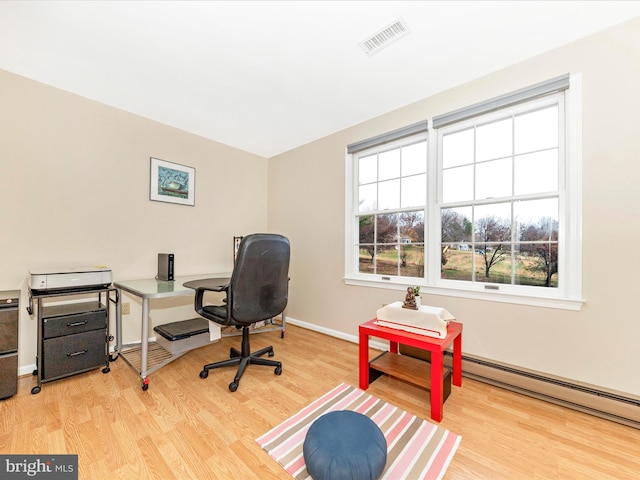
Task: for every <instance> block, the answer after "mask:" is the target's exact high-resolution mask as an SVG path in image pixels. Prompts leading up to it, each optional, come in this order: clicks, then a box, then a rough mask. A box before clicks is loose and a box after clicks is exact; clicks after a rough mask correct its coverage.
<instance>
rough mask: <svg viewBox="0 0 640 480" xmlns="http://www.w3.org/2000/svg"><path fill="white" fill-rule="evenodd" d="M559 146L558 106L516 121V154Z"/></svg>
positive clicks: (520, 117) (519, 116) (527, 115)
mask: <svg viewBox="0 0 640 480" xmlns="http://www.w3.org/2000/svg"><path fill="white" fill-rule="evenodd" d="M557 146H558V106H557V105H553V106H551V107H548V108H545V109H543V110H538V111H536V112H532V113H526V114H524V115H518V116H517V117H516V119H515V152H516V153H526V152H534V151H537V150H542V149H546V148H554V147H557Z"/></svg>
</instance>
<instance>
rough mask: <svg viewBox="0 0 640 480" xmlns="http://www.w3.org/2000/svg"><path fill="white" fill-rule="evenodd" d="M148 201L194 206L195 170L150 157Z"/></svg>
mask: <svg viewBox="0 0 640 480" xmlns="http://www.w3.org/2000/svg"><path fill="white" fill-rule="evenodd" d="M149 200H153V201H156V202H168V203H177V204H180V205H190V206H194V205H195V200H196V169H195V168H193V167H188V166H186V165H180V164H178V163H173V162H167V161H166V160H161V159H159V158H155V157H151V174H150V181H149Z"/></svg>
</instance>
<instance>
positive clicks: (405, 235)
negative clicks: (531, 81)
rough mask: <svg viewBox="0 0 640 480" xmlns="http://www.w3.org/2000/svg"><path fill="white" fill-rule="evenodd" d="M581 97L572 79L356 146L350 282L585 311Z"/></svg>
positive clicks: (350, 172)
mask: <svg viewBox="0 0 640 480" xmlns="http://www.w3.org/2000/svg"><path fill="white" fill-rule="evenodd" d="M579 96H580V84H579V76H572V77H569V75H565V76H562V77H558V78H556V79H552V80H550V81H548V82H542V83H541V84H536V85H534V86H532V87H527V88H525V89H522V90H519V91H517V92H512V93H509V94H507V95H504V96H502V97H498V98H494V99H491V100H490V101H487V102H482V103H480V104H476V105H472V106H470V107H468V108H464V109H460V110H457V111H455V112H451V113H448V114H445V115H440V116H437V117H435V118H434V119H433V120H432V121H430V122H427V121H425V122H421V123H419V124H415V125H411V126H409V127H406V128H404V129H400V130H397V131H394V132H390V133H388V134H385V135H382V136H379V137H376V138H373V139H369V140H365V141H363V142H359V143H357V144H352V145H349V146H348V148H347V152H348V154H347V184H346V188H347V205H346V209H347V217H346V219H347V225H346V232H347V238H346V272H345V278H346V281H347V283H356V284H361V285H371V286H384V287H389V286H393V287H394V288H398V289H400V288H405V287H406V286H407V285H421V286H423V287H426V290H423V292H427V293H428V291H429V289H432V290H431V291H432V292H434V293H442V294H450V295H458V296H462V295H464V296H467V297H468V296H471V297H476V298H487V299H496V300H500V301H510V302H516V303H532V304H540V305H549V306H558V307H561V308H573V309H577V308H579V307H580V305H581V273H582V272H581V238H580V232H581V217H580V210H581V205H580V199H581V194H580V183H581V168H580V142H581V139H580V116H581V115H580V113H581V112H580V102H579V98H580V97H579ZM427 125H431V126H432V128H431V129H430V130H428V129H427ZM536 298H538V299H542V300H544V299H550V300H552V302H547V303H545V302H544V301H543V302H537V301H536V300H535V299H536ZM532 299H533V301H532Z"/></svg>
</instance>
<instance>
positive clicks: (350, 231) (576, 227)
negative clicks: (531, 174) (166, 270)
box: [343, 74, 585, 311]
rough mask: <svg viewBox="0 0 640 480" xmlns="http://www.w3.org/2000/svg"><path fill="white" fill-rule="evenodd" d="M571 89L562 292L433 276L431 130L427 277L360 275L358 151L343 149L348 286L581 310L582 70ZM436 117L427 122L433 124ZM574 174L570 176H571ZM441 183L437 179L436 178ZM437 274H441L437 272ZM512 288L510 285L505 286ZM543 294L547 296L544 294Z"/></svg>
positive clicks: (433, 140) (432, 143) (432, 138)
mask: <svg viewBox="0 0 640 480" xmlns="http://www.w3.org/2000/svg"><path fill="white" fill-rule="evenodd" d="M569 82H570V87H569V88H568V89H567V90H565V100H564V101H565V111H566V112H567V115H566V118H565V129H566V135H565V142H566V153H565V157H566V158H565V172H563V175H564V176H565V177H566V192H565V193H566V196H567V202H566V203H565V207H563V208H562V209H561V210H562V211H563V212H564V215H566V216H567V217H568V218H565V219H564V221H562V222H561V225H564V226H566V227H567V229H568V231H566V232H564V234H565V235H566V238H567V241H566V243H565V253H564V270H565V271H567V272H569V271H570V272H572V274H571V275H567V276H566V280H565V281H566V282H567V284H566V286H565V287H564V288H563V289H562V291H559V290H556V289H543V290H540V289H539V288H536V287H531V289H528V288H526V287H522V286H519V287H518V288H517V292H515V291H513V290H512V291H505V289H503V290H501V291H491V290H489V291H487V290H485V289H484V284H482V285H471V284H469V283H466V282H456V281H447V280H440V279H439V278H438V279H436V278H434V277H435V276H436V275H435V274H434V268H433V266H434V265H439V264H440V258H439V251H438V249H437V248H429V246H430V245H437V244H439V243H440V239H439V237H438V236H439V235H440V228H439V224H438V223H439V222H434V221H433V220H434V219H435V218H439V215H438V208H439V204H438V201H437V196H436V195H437V191H439V190H437V189H439V188H440V185H436V183H437V182H435V181H434V179H438V175H437V132H436V131H434V130H433V129H432V128H429V131H428V134H427V135H428V140H427V148H428V159H427V160H428V164H427V177H428V179H429V180H428V181H429V182H430V183H429V187H428V189H427V195H428V199H427V212H426V213H427V215H428V217H427V225H425V228H426V230H427V234H426V237H425V252H426V257H427V258H426V263H427V265H428V268H426V269H425V270H426V271H425V278H424V279H422V278H415V279H414V278H412V279H407V278H403V277H386V276H384V275H371V274H366V275H365V274H358V273H357V265H355V262H356V261H357V258H354V251H353V245H354V239H355V235H356V233H357V232H354V222H353V206H354V205H355V204H354V199H353V195H355V194H357V192H356V191H355V190H356V189H354V184H353V180H354V169H355V165H354V155H353V154H349V153H346V152H345V155H346V161H345V191H346V192H348V194H347V195H345V203H346V205H345V212H347V214H346V215H345V277H344V278H343V280H344V282H345V284H346V285H355V286H363V287H372V288H383V289H389V290H399V291H402V290H406V288H407V286H410V285H419V286H420V287H421V292H422V294H423V295H427V296H428V295H443V296H449V297H458V298H467V299H476V300H486V301H493V302H501V303H511V304H519V305H530V306H537V307H547V308H558V309H564V310H576V311H577V310H580V309H581V308H582V305H583V304H584V302H585V300H584V299H583V298H582V213H581V212H582V77H581V75H580V74H571V75H570V78H569ZM431 126H432V121H431V120H429V127H431ZM568 172H571V175H568ZM437 181H438V182H439V179H438V180H437ZM434 223H436V224H438V225H436V226H435V227H434ZM438 277H439V275H438ZM506 290H509V289H506ZM542 293H544V295H543V294H542Z"/></svg>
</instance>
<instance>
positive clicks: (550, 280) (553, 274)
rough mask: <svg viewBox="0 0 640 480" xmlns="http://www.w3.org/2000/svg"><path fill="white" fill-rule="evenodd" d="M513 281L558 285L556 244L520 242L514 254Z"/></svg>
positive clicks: (546, 285) (549, 285)
mask: <svg viewBox="0 0 640 480" xmlns="http://www.w3.org/2000/svg"><path fill="white" fill-rule="evenodd" d="M516 260H517V261H516V271H515V278H514V283H515V284H517V285H533V286H538V287H555V288H557V287H558V244H557V242H548V243H544V244H540V243H538V244H529V243H522V244H520V245H519V250H518V252H517V255H516Z"/></svg>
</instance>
